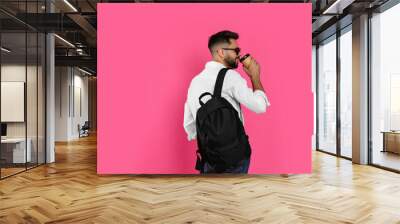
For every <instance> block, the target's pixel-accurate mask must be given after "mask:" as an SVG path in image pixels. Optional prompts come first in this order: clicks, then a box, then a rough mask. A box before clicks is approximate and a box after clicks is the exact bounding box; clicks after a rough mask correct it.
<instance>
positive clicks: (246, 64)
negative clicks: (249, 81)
mask: <svg viewBox="0 0 400 224" xmlns="http://www.w3.org/2000/svg"><path fill="white" fill-rule="evenodd" d="M249 57H250V54H245V55H244V56H243V57H241V58H240V59H239V61H240V63H242V64H243V66H244V67H245V68H248V67H249V65H250V62H251V60H250V59H249Z"/></svg>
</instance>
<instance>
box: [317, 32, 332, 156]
mask: <svg viewBox="0 0 400 224" xmlns="http://www.w3.org/2000/svg"><path fill="white" fill-rule="evenodd" d="M317 63H318V140H317V141H318V149H319V150H323V151H326V152H330V153H336V36H332V37H331V38H329V39H328V40H327V41H326V42H325V43H322V44H320V45H319V47H318V62H317Z"/></svg>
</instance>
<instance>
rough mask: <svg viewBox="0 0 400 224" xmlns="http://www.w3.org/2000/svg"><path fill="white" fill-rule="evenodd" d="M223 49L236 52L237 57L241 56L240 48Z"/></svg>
mask: <svg viewBox="0 0 400 224" xmlns="http://www.w3.org/2000/svg"><path fill="white" fill-rule="evenodd" d="M222 49H224V50H231V51H235V53H236V54H237V55H239V54H240V48H238V47H237V48H222Z"/></svg>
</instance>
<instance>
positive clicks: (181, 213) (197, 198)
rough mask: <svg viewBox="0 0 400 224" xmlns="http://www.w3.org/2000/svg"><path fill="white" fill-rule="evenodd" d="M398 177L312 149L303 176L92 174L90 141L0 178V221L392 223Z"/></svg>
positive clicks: (396, 218)
mask: <svg viewBox="0 0 400 224" xmlns="http://www.w3.org/2000/svg"><path fill="white" fill-rule="evenodd" d="M398 198H400V174H396V173H392V172H388V171H385V170H381V169H378V168H375V167H371V166H360V165H353V164H352V163H351V162H350V161H348V160H344V159H338V158H336V157H333V156H330V155H327V154H324V153H321V152H314V153H313V173H312V174H307V175H306V174H304V175H289V177H283V176H280V175H242V176H230V175H225V176H206V177H205V176H197V175H193V176H183V175H180V176H173V175H157V176H144V175H114V176H98V175H97V174H96V138H95V137H94V136H91V137H88V138H82V139H81V140H79V141H75V142H69V143H67V144H65V143H63V144H57V146H56V163H55V164H51V165H46V166H41V167H38V168H35V169H32V170H29V171H27V172H25V173H22V174H19V175H16V176H13V177H10V178H7V179H4V180H2V181H0V201H1V203H0V223H43V222H48V223H249V222H252V223H374V224H375V223H385V224H387V223H400V213H399V211H400V200H398Z"/></svg>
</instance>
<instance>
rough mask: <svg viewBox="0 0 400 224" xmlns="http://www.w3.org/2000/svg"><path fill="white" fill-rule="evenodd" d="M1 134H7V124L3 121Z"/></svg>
mask: <svg viewBox="0 0 400 224" xmlns="http://www.w3.org/2000/svg"><path fill="white" fill-rule="evenodd" d="M1 136H7V124H5V123H1Z"/></svg>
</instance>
